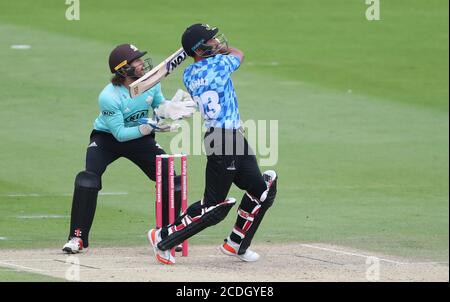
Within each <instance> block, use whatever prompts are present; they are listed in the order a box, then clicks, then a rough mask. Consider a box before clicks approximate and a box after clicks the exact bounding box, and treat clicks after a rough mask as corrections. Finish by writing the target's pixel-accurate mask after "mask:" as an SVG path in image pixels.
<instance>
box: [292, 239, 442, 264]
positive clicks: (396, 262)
mask: <svg viewBox="0 0 450 302" xmlns="http://www.w3.org/2000/svg"><path fill="white" fill-rule="evenodd" d="M301 246H304V247H309V248H312V249H318V250H323V251H327V252H334V253H337V254H343V255H349V256H356V257H361V258H368V257H376V258H378V259H380V260H381V261H384V262H389V263H394V264H412V265H415V264H448V262H400V261H395V260H389V259H384V258H380V257H377V256H371V255H363V254H358V253H350V252H346V251H340V250H335V249H329V248H325V247H320V246H315V245H311V244H301Z"/></svg>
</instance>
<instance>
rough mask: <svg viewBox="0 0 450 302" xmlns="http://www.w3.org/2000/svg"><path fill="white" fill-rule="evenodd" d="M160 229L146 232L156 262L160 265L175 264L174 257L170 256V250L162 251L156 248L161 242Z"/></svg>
mask: <svg viewBox="0 0 450 302" xmlns="http://www.w3.org/2000/svg"><path fill="white" fill-rule="evenodd" d="M160 233H161V229H159V230H155V229H151V230H150V231H148V240H149V241H150V243H151V244H152V246H153V251H154V252H155V257H156V260H158V261H159V262H161V263H162V264H168V265H171V264H175V257H173V256H172V253H171V252H170V250H167V251H162V250H160V249H159V248H158V243H159V242H160V241H161V234H160Z"/></svg>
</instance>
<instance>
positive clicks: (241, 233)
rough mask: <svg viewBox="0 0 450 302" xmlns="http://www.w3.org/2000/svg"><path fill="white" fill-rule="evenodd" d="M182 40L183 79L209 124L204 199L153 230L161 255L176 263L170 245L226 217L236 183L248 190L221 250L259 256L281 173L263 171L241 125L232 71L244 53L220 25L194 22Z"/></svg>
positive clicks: (247, 258) (162, 259) (240, 255)
mask: <svg viewBox="0 0 450 302" xmlns="http://www.w3.org/2000/svg"><path fill="white" fill-rule="evenodd" d="M181 43H182V46H183V48H184V50H185V51H186V53H187V54H188V55H189V56H190V57H192V58H193V59H194V63H193V64H191V65H189V66H188V67H187V68H186V69H185V70H184V75H183V81H184V84H185V86H186V88H187V90H188V92H189V93H190V95H191V96H192V97H193V99H194V100H195V101H196V103H197V105H198V107H199V109H200V112H201V114H202V117H203V119H204V125H205V127H206V129H207V131H206V134H205V137H204V145H205V150H206V153H207V164H206V171H205V178H206V180H205V190H204V194H203V198H202V199H201V200H200V201H197V202H195V203H193V204H192V205H191V206H190V207H189V208H188V209H187V210H186V212H185V213H182V214H181V215H180V216H179V218H178V219H176V220H175V222H174V223H173V224H170V225H166V226H163V227H162V228H160V229H152V230H150V231H149V233H148V237H149V240H150V242H151V244H152V246H153V249H154V252H155V257H156V259H157V260H158V261H159V262H161V263H163V264H174V263H175V258H174V257H173V256H172V255H171V252H170V250H171V248H173V247H175V246H177V245H178V244H180V243H181V242H183V241H184V240H186V239H188V238H189V237H191V236H193V235H195V234H197V233H199V232H200V231H202V230H203V229H205V228H207V227H210V226H212V225H215V224H217V223H219V222H220V221H222V220H223V219H224V218H225V217H226V216H227V214H228V212H229V211H230V209H231V208H232V207H233V206H234V204H235V203H236V200H235V199H234V198H227V195H228V192H229V190H230V187H231V185H232V184H235V185H236V186H237V187H239V188H240V189H241V190H243V191H244V194H243V196H242V199H241V202H240V204H239V207H238V209H237V218H236V222H235V224H234V227H233V228H232V230H231V232H230V234H229V236H228V237H227V238H226V239H225V240H224V243H223V244H222V245H221V246H220V250H221V251H222V252H223V253H224V254H226V255H229V256H233V257H238V258H239V259H241V260H243V261H257V260H258V259H259V258H260V256H259V255H258V254H257V253H256V252H254V251H252V250H250V249H249V246H250V244H251V242H252V239H253V237H254V235H255V233H256V231H257V230H258V227H259V225H260V223H261V221H262V220H263V218H264V214H265V213H266V211H267V210H268V209H269V208H270V207H271V205H272V204H273V202H274V200H275V196H276V193H277V189H276V184H277V174H276V172H275V171H273V170H269V171H266V172H264V173H261V171H260V169H259V167H258V164H257V161H256V156H255V154H254V152H253V151H252V148H251V147H250V146H249V145H248V143H247V140H246V139H245V137H244V134H243V130H242V127H241V118H240V114H239V109H238V102H237V97H236V92H235V90H234V87H233V82H232V80H231V75H232V73H233V72H234V71H236V70H237V69H238V68H239V66H240V65H241V64H242V61H243V59H244V54H243V52H242V51H240V50H239V49H237V48H233V47H229V46H228V42H227V39H226V38H225V36H224V35H223V34H219V29H218V28H216V27H210V26H208V25H207V24H194V25H192V26H190V27H188V28H187V29H186V30H185V32H184V33H183V35H182V38H181Z"/></svg>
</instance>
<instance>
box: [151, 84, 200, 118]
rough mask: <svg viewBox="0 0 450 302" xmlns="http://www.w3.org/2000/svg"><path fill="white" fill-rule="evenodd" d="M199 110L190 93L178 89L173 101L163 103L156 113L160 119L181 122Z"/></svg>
mask: <svg viewBox="0 0 450 302" xmlns="http://www.w3.org/2000/svg"><path fill="white" fill-rule="evenodd" d="M196 110H197V105H196V103H195V102H194V101H193V100H192V98H191V96H190V94H189V93H187V92H186V91H183V90H181V89H178V90H177V92H176V93H175V95H174V96H173V98H172V100H170V101H164V102H162V103H161V104H160V105H159V107H158V108H156V109H155V113H156V115H157V116H158V117H160V118H163V119H164V118H170V119H171V120H179V119H182V118H186V117H191V116H192V115H193V114H194V112H195V111H196Z"/></svg>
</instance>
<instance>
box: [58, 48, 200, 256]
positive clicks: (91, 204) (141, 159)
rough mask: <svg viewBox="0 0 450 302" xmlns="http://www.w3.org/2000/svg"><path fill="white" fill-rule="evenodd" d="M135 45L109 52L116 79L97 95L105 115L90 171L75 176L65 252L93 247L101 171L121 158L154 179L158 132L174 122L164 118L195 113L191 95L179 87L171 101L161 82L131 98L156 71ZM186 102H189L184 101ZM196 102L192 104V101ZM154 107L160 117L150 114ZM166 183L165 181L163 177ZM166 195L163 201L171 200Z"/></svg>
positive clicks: (98, 124) (97, 127) (92, 146)
mask: <svg viewBox="0 0 450 302" xmlns="http://www.w3.org/2000/svg"><path fill="white" fill-rule="evenodd" d="M146 53H147V52H146V51H143V52H141V51H140V50H139V49H138V48H137V47H136V46H134V45H132V44H122V45H119V46H117V47H116V48H114V50H113V51H112V52H111V54H110V56H109V68H110V71H111V73H112V74H113V77H112V79H111V83H109V84H108V85H106V87H105V88H104V89H103V90H102V91H101V93H100V95H99V98H98V105H99V111H100V114H99V116H98V117H97V119H96V120H95V122H94V127H93V128H94V129H93V131H92V132H91V135H90V141H89V145H88V147H87V151H86V165H85V169H84V170H83V171H81V172H80V173H78V175H77V176H76V178H75V189H74V193H73V200H72V211H71V219H70V231H69V236H68V242H67V243H66V244H64V246H63V251H64V252H66V253H78V252H81V251H83V250H84V249H86V248H87V247H88V246H89V231H90V229H91V226H92V222H93V220H94V214H95V209H96V206H97V196H98V192H99V191H100V190H101V189H102V180H101V178H102V175H103V173H104V172H105V170H106V168H107V167H108V165H110V164H111V163H113V162H114V161H115V160H117V159H118V158H120V157H124V158H127V159H129V160H130V161H131V162H133V163H134V164H135V165H137V166H138V167H139V168H140V169H141V170H142V171H143V172H144V173H145V175H146V176H147V177H148V178H149V179H150V180H152V181H155V157H156V155H159V154H165V152H164V150H163V149H162V148H161V147H160V146H159V145H158V143H157V142H156V140H155V132H165V131H170V130H171V129H172V128H173V125H171V124H167V123H161V122H160V121H161V120H162V119H160V118H170V119H173V120H176V119H179V118H183V117H188V116H191V115H192V114H193V112H194V109H193V108H192V107H190V106H189V104H190V102H192V103H193V101H192V100H190V97H189V95H188V94H187V93H186V92H183V91H178V92H177V94H176V97H177V99H176V100H175V97H174V98H173V99H172V101H167V100H166V99H165V97H164V95H163V94H162V92H161V85H160V84H157V85H156V86H154V87H153V88H152V89H150V90H148V91H146V92H144V93H143V94H142V95H140V96H138V97H136V98H131V97H130V93H129V85H130V84H131V83H132V82H134V81H135V80H136V79H138V78H139V77H141V76H143V75H144V74H145V72H147V71H149V70H151V68H152V62H151V58H150V57H148V56H147V57H146ZM183 100H184V101H183ZM191 105H192V104H191ZM153 110H155V116H156V117H157V118H156V119H150V118H148V116H149V113H153ZM163 183H166V182H164V180H163ZM167 198H168V196H167V194H164V195H163V201H164V200H167ZM167 204H168V202H167V201H165V202H163V221H164V222H165V223H168V206H167ZM180 207H181V192H180V177H179V176H176V177H175V209H176V215H179V212H180Z"/></svg>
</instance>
